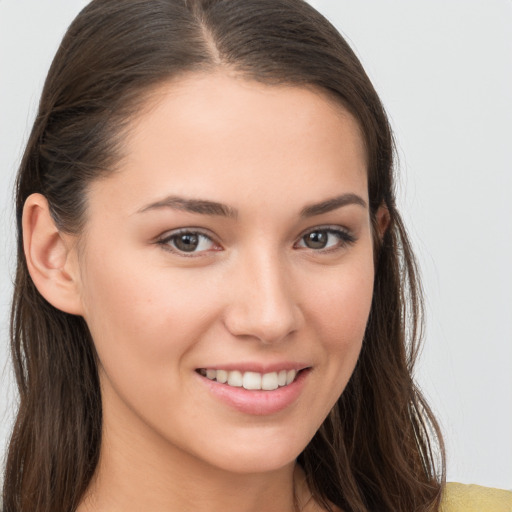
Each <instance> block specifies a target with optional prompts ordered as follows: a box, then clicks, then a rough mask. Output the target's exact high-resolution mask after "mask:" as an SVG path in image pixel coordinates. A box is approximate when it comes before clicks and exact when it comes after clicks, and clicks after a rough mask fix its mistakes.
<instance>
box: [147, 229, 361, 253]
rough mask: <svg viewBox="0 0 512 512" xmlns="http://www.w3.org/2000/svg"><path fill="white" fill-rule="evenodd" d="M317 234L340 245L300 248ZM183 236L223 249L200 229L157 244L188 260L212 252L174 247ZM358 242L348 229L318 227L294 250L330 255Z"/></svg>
mask: <svg viewBox="0 0 512 512" xmlns="http://www.w3.org/2000/svg"><path fill="white" fill-rule="evenodd" d="M315 232H323V233H327V234H328V235H335V236H336V237H337V238H338V243H337V244H336V245H335V246H334V247H327V248H318V249H313V248H311V247H307V246H305V245H303V246H300V247H298V244H299V243H301V242H303V241H304V238H305V237H306V236H308V235H311V234H313V233H315ZM183 235H190V236H195V237H200V238H203V239H206V240H208V241H210V242H211V243H212V244H213V245H215V246H217V247H219V248H218V249H213V251H220V250H222V248H221V247H220V246H219V245H218V244H217V243H216V242H215V241H214V240H213V238H212V237H211V236H210V235H208V234H206V233H204V232H203V231H200V230H198V229H194V228H183V229H179V230H176V231H172V232H171V233H168V234H166V235H165V236H164V237H163V238H161V239H159V240H157V242H156V243H157V244H158V245H160V246H161V247H162V248H163V249H164V250H166V251H169V252H172V253H174V254H178V255H179V256H183V257H186V258H194V257H198V256H201V255H203V254H204V253H205V252H211V250H203V251H190V252H187V251H183V250H180V249H179V248H177V247H176V246H175V245H174V247H173V245H171V244H172V242H173V240H177V239H178V237H180V236H183ZM356 241H357V239H356V238H355V237H354V235H352V234H351V233H350V232H349V231H347V230H346V229H342V228H340V227H338V226H317V227H314V228H312V229H308V230H307V231H305V232H303V233H302V234H301V235H300V236H299V239H298V241H297V242H296V243H295V244H294V248H296V249H300V250H303V249H310V250H311V251H313V252H315V253H330V252H335V251H337V250H340V249H343V248H346V247H347V246H349V245H352V244H354V243H355V242H356Z"/></svg>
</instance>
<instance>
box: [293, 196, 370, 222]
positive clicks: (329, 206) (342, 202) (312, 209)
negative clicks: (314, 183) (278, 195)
mask: <svg viewBox="0 0 512 512" xmlns="http://www.w3.org/2000/svg"><path fill="white" fill-rule="evenodd" d="M350 204H355V205H359V206H362V207H363V208H367V204H366V201H365V200H364V199H363V198H362V197H360V196H358V195H357V194H342V195H341V196H336V197H332V198H330V199H327V200H325V201H322V202H321V203H315V204H311V205H309V206H305V207H304V208H303V209H302V210H301V212H300V216H301V217H314V216H315V215H322V214H323V213H328V212H331V211H333V210H337V209H338V208H341V207H342V206H348V205H350Z"/></svg>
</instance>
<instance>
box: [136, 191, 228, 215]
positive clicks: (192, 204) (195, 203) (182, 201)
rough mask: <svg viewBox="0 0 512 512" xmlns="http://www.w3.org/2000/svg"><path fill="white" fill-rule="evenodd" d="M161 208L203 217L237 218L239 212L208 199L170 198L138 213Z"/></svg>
mask: <svg viewBox="0 0 512 512" xmlns="http://www.w3.org/2000/svg"><path fill="white" fill-rule="evenodd" d="M160 208H173V209H175V210H182V211H185V212H191V213H199V214H201V215H219V216H221V217H231V218H236V217H237V215H238V212H237V211H236V210H235V209H234V208H231V207H230V206H227V205H225V204H222V203H216V202H215V201H208V200H206V199H188V198H185V197H178V196H168V197H166V198H165V199H162V200H161V201H157V202H156V203H151V204H148V205H147V206H144V207H143V208H141V209H140V210H139V211H138V213H143V212H147V211H149V210H158V209H160Z"/></svg>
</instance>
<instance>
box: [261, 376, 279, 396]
mask: <svg viewBox="0 0 512 512" xmlns="http://www.w3.org/2000/svg"><path fill="white" fill-rule="evenodd" d="M278 387H279V386H278V384H277V373H276V372H272V373H265V375H263V377H262V378H261V389H264V390H266V391H272V390H273V389H277V388H278Z"/></svg>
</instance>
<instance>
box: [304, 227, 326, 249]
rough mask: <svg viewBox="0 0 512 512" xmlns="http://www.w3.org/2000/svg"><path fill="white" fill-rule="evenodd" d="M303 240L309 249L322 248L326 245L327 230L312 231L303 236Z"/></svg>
mask: <svg viewBox="0 0 512 512" xmlns="http://www.w3.org/2000/svg"><path fill="white" fill-rule="evenodd" d="M304 242H305V244H306V246H307V247H309V248H310V249H323V248H324V247H325V246H326V245H327V232H325V231H313V232H312V233H309V234H308V235H306V236H305V237H304Z"/></svg>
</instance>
